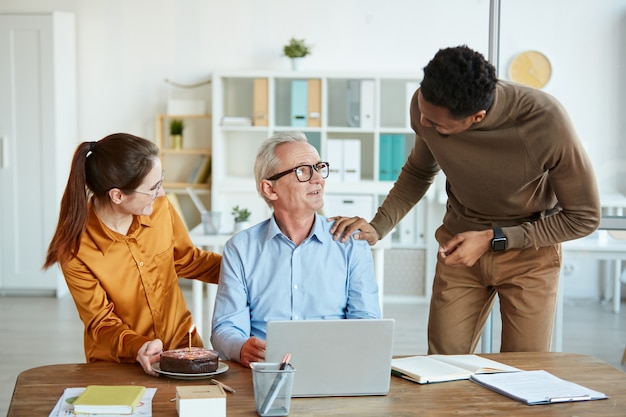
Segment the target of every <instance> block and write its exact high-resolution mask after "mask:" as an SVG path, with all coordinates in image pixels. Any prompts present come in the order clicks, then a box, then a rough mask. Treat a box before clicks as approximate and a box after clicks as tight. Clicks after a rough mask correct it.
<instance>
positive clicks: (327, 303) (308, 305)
mask: <svg viewBox="0 0 626 417" xmlns="http://www.w3.org/2000/svg"><path fill="white" fill-rule="evenodd" d="M331 226H332V223H331V222H328V221H327V220H326V218H325V217H323V216H320V215H317V214H316V215H315V223H314V225H313V228H312V231H311V233H310V235H309V236H308V237H307V238H306V239H305V240H304V242H302V244H300V245H299V246H296V245H295V244H294V243H293V242H292V241H291V240H290V239H289V238H287V237H286V236H285V235H284V234H283V233H282V232H281V231H280V229H279V228H278V225H277V224H276V220H275V219H274V217H273V216H272V217H271V218H270V219H268V220H266V221H264V222H262V223H259V224H257V225H255V226H253V227H251V228H249V229H246V230H244V231H242V232H240V233H238V234H236V235H235V236H233V237H232V238H231V239H230V240H229V241H228V242H227V243H226V245H225V247H224V252H223V258H222V267H221V271H220V279H219V285H218V290H217V297H216V302H215V312H214V315H213V331H212V336H211V342H212V344H213V348H214V349H216V350H217V351H219V352H220V354H221V355H222V356H223V357H224V358H227V359H234V360H239V354H240V351H241V346H242V345H243V344H244V343H245V341H246V340H248V338H249V337H250V336H256V337H258V338H260V339H265V328H266V323H267V322H268V321H272V320H312V319H318V320H319V319H363V318H368V319H371V318H380V307H379V302H378V285H377V284H376V280H375V278H374V265H373V260H372V253H371V250H370V248H369V246H368V244H367V242H366V241H358V240H354V239H349V240H348V241H347V242H346V243H341V242H339V241H335V240H333V238H332V235H331V234H330V228H331Z"/></svg>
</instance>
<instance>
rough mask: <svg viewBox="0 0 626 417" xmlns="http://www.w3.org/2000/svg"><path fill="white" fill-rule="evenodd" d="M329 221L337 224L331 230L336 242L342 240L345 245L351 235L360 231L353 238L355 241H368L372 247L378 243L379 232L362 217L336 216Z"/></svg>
mask: <svg viewBox="0 0 626 417" xmlns="http://www.w3.org/2000/svg"><path fill="white" fill-rule="evenodd" d="M328 221H334V222H335V224H333V226H332V227H331V228H330V233H331V234H332V235H333V238H334V239H335V240H339V239H340V240H341V242H343V243H345V242H346V241H347V240H348V238H349V237H350V235H352V233H353V232H355V231H357V230H358V232H356V233H354V235H353V236H352V237H353V238H354V239H355V240H367V242H368V243H369V244H370V245H371V246H373V245H375V244H376V242H378V239H379V237H378V232H376V230H374V228H373V227H372V225H371V224H369V223H368V222H367V220H365V219H364V218H362V217H343V216H335V217H329V218H328Z"/></svg>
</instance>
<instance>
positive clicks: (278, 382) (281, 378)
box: [261, 353, 291, 414]
mask: <svg viewBox="0 0 626 417" xmlns="http://www.w3.org/2000/svg"><path fill="white" fill-rule="evenodd" d="M290 360H291V353H287V354H286V355H285V357H284V358H283V360H282V361H280V366H279V367H278V369H279V370H281V371H284V370H285V368H287V367H291V364H290V363H289V361H290ZM284 382H285V374H278V375H276V378H274V382H273V383H272V386H271V387H270V389H269V391H268V392H267V397H265V401H264V402H263V405H262V406H261V413H262V414H267V413H268V411H269V410H270V408H271V407H272V404H274V400H276V396H277V395H278V392H279V391H280V389H281V387H282V386H283V384H284Z"/></svg>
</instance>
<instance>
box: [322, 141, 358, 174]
mask: <svg viewBox="0 0 626 417" xmlns="http://www.w3.org/2000/svg"><path fill="white" fill-rule="evenodd" d="M326 143H327V146H328V152H327V155H328V162H329V163H330V173H331V174H333V180H335V181H345V182H354V181H360V180H361V141H360V140H359V139H328V140H327V141H326ZM335 175H336V177H335ZM335 178H336V179H335Z"/></svg>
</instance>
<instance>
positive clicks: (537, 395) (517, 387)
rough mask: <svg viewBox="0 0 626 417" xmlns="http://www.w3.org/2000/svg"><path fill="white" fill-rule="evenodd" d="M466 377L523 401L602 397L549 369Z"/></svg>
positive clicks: (552, 402)
mask: <svg viewBox="0 0 626 417" xmlns="http://www.w3.org/2000/svg"><path fill="white" fill-rule="evenodd" d="M470 380H471V381H473V382H475V383H477V384H479V385H482V386H483V387H485V388H488V389H490V390H492V391H495V392H497V393H499V394H502V395H505V396H507V397H509V398H512V399H514V400H517V401H520V402H522V403H525V404H527V405H537V404H554V403H562V402H574V401H590V400H602V399H605V398H608V396H606V395H605V394H604V393H602V392H599V391H594V390H592V389H590V388H587V387H584V386H582V385H578V384H576V383H574V382H570V381H566V380H564V379H561V378H558V377H556V376H554V375H552V374H550V373H549V372H546V371H543V370H538V371H521V372H511V373H500V374H474V375H472V376H470Z"/></svg>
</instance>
